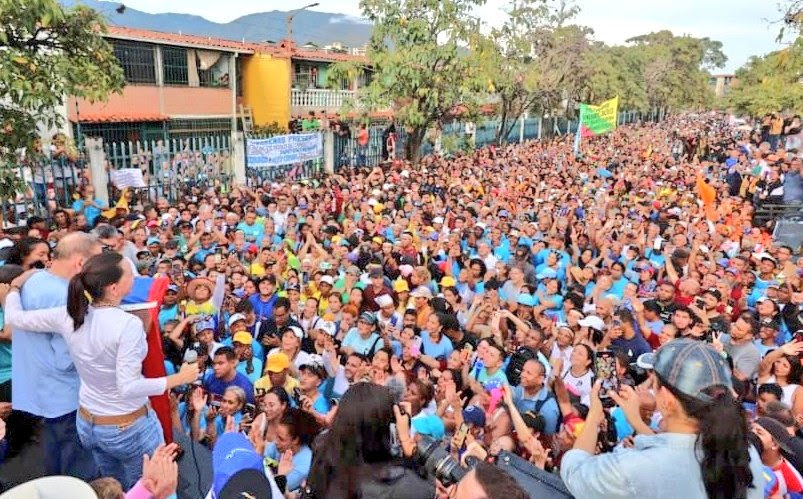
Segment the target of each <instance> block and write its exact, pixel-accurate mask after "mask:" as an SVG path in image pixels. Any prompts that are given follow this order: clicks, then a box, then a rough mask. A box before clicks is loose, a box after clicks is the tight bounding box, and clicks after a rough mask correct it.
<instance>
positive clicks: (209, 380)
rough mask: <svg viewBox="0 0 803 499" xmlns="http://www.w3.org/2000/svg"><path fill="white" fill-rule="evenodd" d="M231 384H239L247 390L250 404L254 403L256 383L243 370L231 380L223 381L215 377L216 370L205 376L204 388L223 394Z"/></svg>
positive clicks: (246, 394) (246, 393) (246, 395)
mask: <svg viewBox="0 0 803 499" xmlns="http://www.w3.org/2000/svg"><path fill="white" fill-rule="evenodd" d="M230 386H239V387H240V388H242V389H243V391H245V397H246V399H247V400H248V402H249V403H250V404H253V403H254V385H253V383H251V381H249V379H248V378H247V377H246V376H245V375H244V374H243V373H241V372H237V374H236V375H235V376H234V379H233V380H231V381H228V382H226V381H223V380H222V379H218V378H216V377H215V374H214V372H212V373H209V374H207V375H206V376H204V390H206V391H208V392H212V393H214V394H217V395H223V393H224V392H225V391H226V388H228V387H230Z"/></svg>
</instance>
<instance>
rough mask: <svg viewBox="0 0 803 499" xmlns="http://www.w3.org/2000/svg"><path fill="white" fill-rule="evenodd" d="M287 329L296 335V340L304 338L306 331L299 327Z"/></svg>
mask: <svg viewBox="0 0 803 499" xmlns="http://www.w3.org/2000/svg"><path fill="white" fill-rule="evenodd" d="M287 329H289V330H290V331H292V332H293V334H294V335H296V338H298V339H299V340H300V339H302V338H304V330H303V329H301V328H300V327H298V326H287ZM282 334H284V333H282Z"/></svg>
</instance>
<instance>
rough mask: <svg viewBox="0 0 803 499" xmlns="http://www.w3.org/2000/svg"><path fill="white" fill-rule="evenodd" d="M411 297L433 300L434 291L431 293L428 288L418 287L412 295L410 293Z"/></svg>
mask: <svg viewBox="0 0 803 499" xmlns="http://www.w3.org/2000/svg"><path fill="white" fill-rule="evenodd" d="M410 296H412V297H413V298H418V297H421V298H432V291H430V289H429V288H428V287H426V286H418V287H417V288H415V289H414V290H413V292H412V293H410Z"/></svg>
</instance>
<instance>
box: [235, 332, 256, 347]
mask: <svg viewBox="0 0 803 499" xmlns="http://www.w3.org/2000/svg"><path fill="white" fill-rule="evenodd" d="M251 340H252V338H251V335H250V334H249V333H248V331H239V332H237V333H234V336H232V337H231V341H232V343H241V344H243V345H250V344H251Z"/></svg>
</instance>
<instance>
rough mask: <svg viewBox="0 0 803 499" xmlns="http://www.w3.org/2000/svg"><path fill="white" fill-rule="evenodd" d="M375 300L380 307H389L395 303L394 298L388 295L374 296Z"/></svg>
mask: <svg viewBox="0 0 803 499" xmlns="http://www.w3.org/2000/svg"><path fill="white" fill-rule="evenodd" d="M374 301H375V302H376V304H377V305H379V306H380V307H387V306H388V305H393V298H391V297H390V296H388V295H379V296H377V297H376V298H374Z"/></svg>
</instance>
